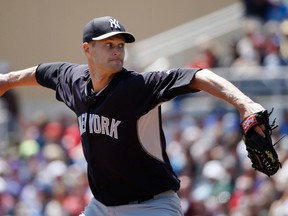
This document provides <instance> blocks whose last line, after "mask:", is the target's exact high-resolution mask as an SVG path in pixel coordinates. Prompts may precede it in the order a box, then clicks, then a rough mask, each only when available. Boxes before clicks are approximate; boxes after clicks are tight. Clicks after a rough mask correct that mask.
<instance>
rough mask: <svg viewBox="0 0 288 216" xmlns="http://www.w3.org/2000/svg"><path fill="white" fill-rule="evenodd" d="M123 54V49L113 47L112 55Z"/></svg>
mask: <svg viewBox="0 0 288 216" xmlns="http://www.w3.org/2000/svg"><path fill="white" fill-rule="evenodd" d="M122 53H123V49H122V48H121V47H117V46H116V47H114V49H113V55H121V54H122Z"/></svg>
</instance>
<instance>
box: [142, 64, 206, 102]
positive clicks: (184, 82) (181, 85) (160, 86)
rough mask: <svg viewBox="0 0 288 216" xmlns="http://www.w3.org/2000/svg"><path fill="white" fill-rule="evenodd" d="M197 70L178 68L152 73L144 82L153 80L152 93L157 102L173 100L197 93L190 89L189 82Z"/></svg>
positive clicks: (195, 90)
mask: <svg viewBox="0 0 288 216" xmlns="http://www.w3.org/2000/svg"><path fill="white" fill-rule="evenodd" d="M199 70H201V69H197V68H179V69H172V70H167V71H162V72H152V73H151V74H149V78H146V80H153V88H154V89H153V91H154V92H153V93H154V95H157V97H158V101H159V102H164V101H168V100H171V99H173V98H174V97H176V96H180V95H184V94H187V93H192V92H198V91H199V90H197V89H193V88H191V85H190V82H191V80H192V79H193V78H194V76H195V74H196V72H197V71H199Z"/></svg>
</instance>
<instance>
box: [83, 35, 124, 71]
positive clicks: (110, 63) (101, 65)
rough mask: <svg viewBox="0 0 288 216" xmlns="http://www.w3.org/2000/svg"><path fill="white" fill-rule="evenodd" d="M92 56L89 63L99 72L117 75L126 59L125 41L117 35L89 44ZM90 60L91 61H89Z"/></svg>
mask: <svg viewBox="0 0 288 216" xmlns="http://www.w3.org/2000/svg"><path fill="white" fill-rule="evenodd" d="M89 46H90V52H91V55H90V56H89V57H88V61H89V62H90V63H92V64H93V66H94V68H95V69H96V70H98V71H99V72H109V73H115V72H119V71H120V70H121V69H122V67H123V62H124V57H125V48H124V46H125V40H124V38H123V36H121V35H116V36H112V37H109V38H106V39H103V40H99V41H92V42H90V43H89ZM89 58H90V59H89Z"/></svg>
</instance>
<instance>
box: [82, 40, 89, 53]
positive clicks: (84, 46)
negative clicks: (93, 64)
mask: <svg viewBox="0 0 288 216" xmlns="http://www.w3.org/2000/svg"><path fill="white" fill-rule="evenodd" d="M82 49H83V50H84V53H85V54H88V53H89V50H90V47H89V44H88V43H87V42H84V43H83V44H82Z"/></svg>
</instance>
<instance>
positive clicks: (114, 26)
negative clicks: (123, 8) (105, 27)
mask: <svg viewBox="0 0 288 216" xmlns="http://www.w3.org/2000/svg"><path fill="white" fill-rule="evenodd" d="M109 22H110V27H111V28H112V29H121V27H120V25H119V22H118V21H117V20H116V19H109Z"/></svg>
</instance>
